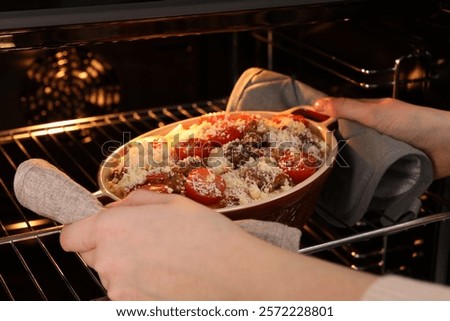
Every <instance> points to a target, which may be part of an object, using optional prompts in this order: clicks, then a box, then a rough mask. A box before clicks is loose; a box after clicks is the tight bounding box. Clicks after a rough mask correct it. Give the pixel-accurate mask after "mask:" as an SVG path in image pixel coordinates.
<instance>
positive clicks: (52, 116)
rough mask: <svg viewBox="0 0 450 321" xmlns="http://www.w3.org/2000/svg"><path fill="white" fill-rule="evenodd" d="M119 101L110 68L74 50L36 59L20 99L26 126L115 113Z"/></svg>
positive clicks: (28, 72)
mask: <svg viewBox="0 0 450 321" xmlns="http://www.w3.org/2000/svg"><path fill="white" fill-rule="evenodd" d="M120 101H121V88H120V85H119V83H118V81H117V78H116V77H115V74H114V71H113V69H112V67H111V65H110V64H109V63H108V62H107V61H105V60H104V59H103V58H102V57H101V56H100V55H98V54H95V53H93V52H91V51H86V50H83V49H75V48H70V49H63V50H58V51H51V52H48V53H45V54H44V55H42V56H39V57H37V58H36V59H35V61H34V62H33V63H32V64H31V66H30V67H29V68H28V70H27V71H26V79H25V81H24V85H23V93H22V95H21V98H20V102H21V108H22V109H23V111H24V115H25V119H26V122H27V125H33V124H42V123H48V122H53V121H59V120H66V119H76V118H82V117H87V116H92V115H98V114H106V113H113V112H116V111H117V110H118V107H119V104H120Z"/></svg>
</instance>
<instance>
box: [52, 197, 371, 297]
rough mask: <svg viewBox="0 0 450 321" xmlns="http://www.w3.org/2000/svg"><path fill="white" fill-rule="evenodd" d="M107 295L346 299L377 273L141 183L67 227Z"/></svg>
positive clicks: (64, 240)
mask: <svg viewBox="0 0 450 321" xmlns="http://www.w3.org/2000/svg"><path fill="white" fill-rule="evenodd" d="M60 240H61V245H62V247H63V248H64V249H65V250H66V251H76V252H79V253H80V255H81V256H82V257H83V259H84V260H85V261H86V263H87V264H88V265H89V266H91V267H93V268H94V269H95V270H96V271H97V272H98V274H99V276H100V280H101V282H102V284H103V285H104V286H105V288H106V289H107V292H108V297H109V298H110V299H112V300H327V299H335V300H346V299H352V300H356V299H359V298H360V297H361V295H362V293H363V292H364V290H365V289H366V288H367V287H368V286H369V284H370V283H371V282H372V281H373V280H374V277H373V276H371V275H366V274H364V273H359V272H355V271H352V270H350V269H348V268H345V267H342V266H337V265H334V264H331V263H328V262H324V261H321V260H318V259H314V258H310V257H307V256H303V255H299V254H296V253H292V252H289V251H286V250H283V249H281V248H278V247H275V246H273V245H271V244H270V243H267V242H264V241H262V240H260V239H258V238H255V237H253V236H251V235H250V234H248V233H246V232H245V231H244V230H242V229H241V228H240V227H239V226H238V225H237V224H235V223H233V222H232V221H230V220H229V219H228V218H226V217H224V216H223V215H222V214H219V213H218V212H215V211H213V210H211V209H210V208H208V207H205V206H203V205H200V204H198V203H195V202H194V201H192V200H190V199H188V198H186V197H183V196H179V195H169V194H158V193H155V192H149V191H144V190H138V191H135V192H133V193H131V194H130V195H129V196H128V197H127V198H125V199H124V200H122V201H119V202H117V203H114V204H113V205H112V206H110V207H108V208H106V209H105V210H102V211H101V212H100V213H98V214H96V215H94V216H91V217H89V218H87V219H84V220H82V221H80V222H76V223H73V224H70V225H66V226H64V228H63V229H62V232H61V239H60Z"/></svg>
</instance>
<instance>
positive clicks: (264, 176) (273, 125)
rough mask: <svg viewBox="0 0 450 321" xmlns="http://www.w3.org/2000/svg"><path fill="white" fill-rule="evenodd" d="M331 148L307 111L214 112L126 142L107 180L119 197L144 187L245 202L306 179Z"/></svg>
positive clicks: (219, 204) (217, 203)
mask: <svg viewBox="0 0 450 321" xmlns="http://www.w3.org/2000/svg"><path fill="white" fill-rule="evenodd" d="M326 148H327V147H326V144H325V142H324V141H323V140H322V139H321V138H320V137H317V136H316V135H314V134H313V133H312V132H311V131H310V130H309V128H308V121H307V120H305V119H304V118H303V117H302V116H298V115H292V114H277V115H276V116H273V117H271V118H265V117H262V116H260V115H256V114H246V113H237V114H235V113H225V112H220V113H212V114H208V115H205V116H203V117H200V118H199V121H198V122H197V123H195V124H192V125H190V126H189V127H187V128H185V127H183V125H181V124H180V125H178V126H177V127H176V128H175V129H173V130H172V131H171V132H170V133H168V134H167V135H165V136H151V137H145V138H141V139H138V140H135V141H133V142H131V143H129V144H127V146H126V148H125V149H124V151H123V155H122V156H121V158H120V160H119V162H118V165H117V166H116V167H115V168H113V170H112V175H111V177H110V178H109V179H108V180H107V181H106V185H107V188H108V190H110V191H112V192H113V193H114V194H115V195H116V196H118V197H119V198H122V197H124V196H126V195H127V194H128V193H130V192H131V191H132V190H134V189H137V188H144V189H148V190H152V191H157V192H163V193H178V194H181V195H185V196H187V197H190V198H192V199H194V200H196V201H198V202H200V203H203V204H205V205H208V206H211V207H214V208H223V207H231V206H236V205H244V204H248V203H251V202H254V201H257V200H264V199H267V198H269V197H271V196H274V195H276V194H278V193H281V192H284V191H287V190H289V189H290V188H292V186H294V185H295V184H297V183H300V182H301V181H303V180H305V179H307V178H308V177H309V176H311V175H312V174H313V173H314V172H315V171H316V170H317V168H319V167H320V166H322V164H323V163H324V158H325V155H326Z"/></svg>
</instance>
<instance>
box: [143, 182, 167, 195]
mask: <svg viewBox="0 0 450 321" xmlns="http://www.w3.org/2000/svg"><path fill="white" fill-rule="evenodd" d="M138 188H139V189H145V190H147V191H151V192H157V193H163V194H168V193H169V186H167V185H166V184H151V185H141V186H139V187H138Z"/></svg>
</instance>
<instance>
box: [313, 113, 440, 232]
mask: <svg viewBox="0 0 450 321" xmlns="http://www.w3.org/2000/svg"><path fill="white" fill-rule="evenodd" d="M338 127H339V132H338V133H336V135H337V136H338V140H340V141H341V142H346V144H345V145H344V146H343V147H341V149H340V150H339V154H338V155H339V156H338V158H337V159H336V163H335V165H336V166H335V169H334V171H333V173H332V175H331V176H330V178H329V179H328V181H327V184H326V186H325V188H324V190H323V191H322V195H321V198H320V199H319V206H318V208H317V211H318V213H319V214H320V215H322V216H323V217H325V218H326V219H327V220H328V221H329V222H331V223H333V224H335V225H338V226H341V225H350V226H352V225H354V224H355V223H356V222H358V221H359V220H360V219H361V218H362V217H363V216H364V214H365V213H366V212H367V211H374V212H379V213H380V214H381V215H382V216H381V220H380V221H381V223H383V224H384V225H390V224H393V223H395V222H398V221H406V220H411V219H413V218H415V217H416V216H417V214H418V212H419V209H420V207H421V201H420V199H419V197H420V196H421V195H422V194H423V193H424V192H425V191H426V189H427V188H428V187H429V186H430V184H431V183H432V181H433V168H432V164H431V161H430V159H429V158H428V157H427V156H426V155H425V154H424V153H423V152H421V151H420V150H417V149H416V148H414V147H412V146H410V145H408V144H406V143H404V142H401V141H398V140H395V139H393V138H391V137H389V136H386V135H383V134H380V133H379V132H377V131H375V130H374V129H372V128H368V127H366V126H364V125H361V124H359V123H356V122H353V121H349V120H345V119H340V120H339V121H338Z"/></svg>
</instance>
